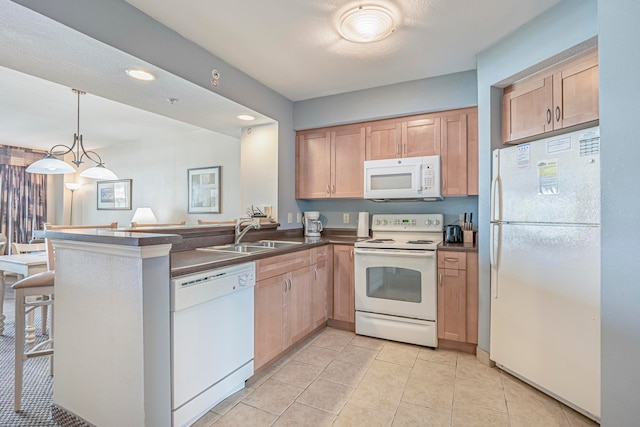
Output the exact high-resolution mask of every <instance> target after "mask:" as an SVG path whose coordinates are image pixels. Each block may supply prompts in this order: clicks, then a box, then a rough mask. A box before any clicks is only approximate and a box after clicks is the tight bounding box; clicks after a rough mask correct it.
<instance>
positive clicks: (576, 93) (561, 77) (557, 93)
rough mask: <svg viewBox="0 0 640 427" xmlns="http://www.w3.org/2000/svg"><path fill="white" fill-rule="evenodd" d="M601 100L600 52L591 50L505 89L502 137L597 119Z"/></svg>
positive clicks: (517, 137)
mask: <svg viewBox="0 0 640 427" xmlns="http://www.w3.org/2000/svg"><path fill="white" fill-rule="evenodd" d="M598 102H599V98H598V52H597V51H596V50H592V51H589V52H587V53H585V54H581V55H579V56H577V57H575V58H572V59H569V60H567V61H565V62H562V63H560V64H558V65H557V66H554V67H552V68H550V69H548V70H545V71H542V72H540V73H538V74H535V75H533V76H531V77H527V78H526V79H523V80H521V81H519V82H517V83H514V84H513V85H511V86H509V87H506V88H505V89H504V95H503V97H502V141H503V142H504V143H511V142H521V141H522V140H525V139H527V138H531V137H535V136H537V135H543V134H545V133H547V132H551V131H558V130H561V129H564V128H568V127H571V126H576V125H580V124H583V123H589V122H592V121H595V120H598V118H599V110H598Z"/></svg>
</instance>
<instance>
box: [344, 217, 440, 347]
mask: <svg viewBox="0 0 640 427" xmlns="http://www.w3.org/2000/svg"><path fill="white" fill-rule="evenodd" d="M442 230H443V216H442V214H407V215H402V214H376V215H374V216H373V222H372V231H373V235H372V239H369V240H364V241H360V242H356V244H355V250H354V252H355V257H354V260H355V261H354V262H355V305H356V333H357V334H360V335H368V336H372V337H377V338H384V339H389V340H394V341H400V342H407V343H412V344H419V345H424V346H429V347H437V345H438V338H437V325H436V319H437V300H438V299H437V287H436V267H437V265H436V264H437V262H436V248H437V246H438V244H439V243H440V242H441V241H442Z"/></svg>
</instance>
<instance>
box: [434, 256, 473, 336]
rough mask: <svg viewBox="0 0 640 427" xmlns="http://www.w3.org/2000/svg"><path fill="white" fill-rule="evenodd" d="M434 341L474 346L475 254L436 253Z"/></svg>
mask: <svg viewBox="0 0 640 427" xmlns="http://www.w3.org/2000/svg"><path fill="white" fill-rule="evenodd" d="M438 338H439V339H446V340H450V341H458V342H464V343H472V344H477V343H478V254H477V253H475V252H456V251H442V250H439V251H438Z"/></svg>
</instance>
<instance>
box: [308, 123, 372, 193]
mask: <svg viewBox="0 0 640 427" xmlns="http://www.w3.org/2000/svg"><path fill="white" fill-rule="evenodd" d="M364 158H365V127H364V126H351V127H344V128H339V129H335V130H332V131H326V132H311V133H306V132H303V133H299V134H298V136H297V143H296V198H298V199H318V198H320V199H326V198H357V197H362V196H363V195H364V189H363V187H364V186H363V179H364V178H363V176H364Z"/></svg>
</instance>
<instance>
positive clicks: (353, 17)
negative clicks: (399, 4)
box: [340, 6, 395, 43]
mask: <svg viewBox="0 0 640 427" xmlns="http://www.w3.org/2000/svg"><path fill="white" fill-rule="evenodd" d="M394 31H395V22H394V20H393V15H392V14H391V12H390V11H389V10H387V9H385V8H384V7H381V6H360V7H357V8H355V9H351V10H349V11H347V12H345V13H344V14H343V15H342V16H341V17H340V34H341V35H342V37H344V38H345V39H347V40H349V41H352V42H356V43H371V42H376V41H378V40H382V39H383V38H385V37H387V36H388V35H389V34H391V33H393V32H394Z"/></svg>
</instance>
